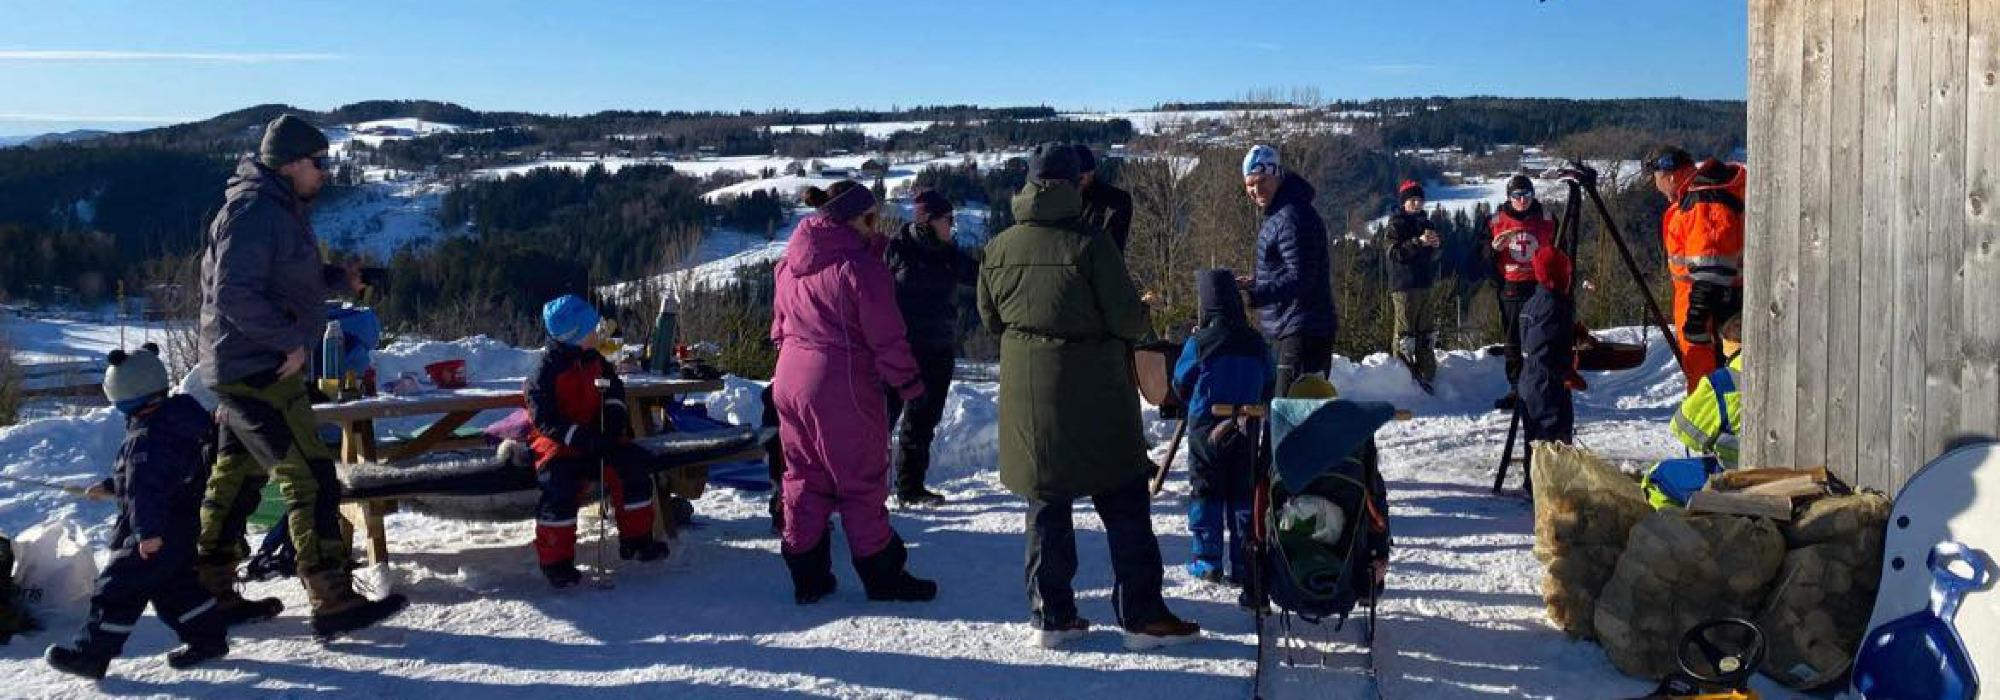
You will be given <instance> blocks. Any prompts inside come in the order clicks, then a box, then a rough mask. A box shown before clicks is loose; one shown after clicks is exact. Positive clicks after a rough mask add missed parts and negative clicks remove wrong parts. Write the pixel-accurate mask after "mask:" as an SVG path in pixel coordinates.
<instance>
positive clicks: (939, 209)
mask: <svg viewBox="0 0 2000 700" xmlns="http://www.w3.org/2000/svg"><path fill="white" fill-rule="evenodd" d="M913 204H914V205H915V206H914V207H913V208H914V209H915V210H916V212H915V214H916V220H917V221H930V220H931V219H935V218H938V217H940V216H951V200H949V199H946V198H945V196H944V193H942V192H939V191H937V190H924V191H922V192H918V193H917V196H916V197H915V198H914V200H913Z"/></svg>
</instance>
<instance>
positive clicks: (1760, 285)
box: [1742, 0, 1779, 466]
mask: <svg viewBox="0 0 2000 700" xmlns="http://www.w3.org/2000/svg"><path fill="white" fill-rule="evenodd" d="M1778 2H1779V0H1750V102H1749V104H1748V105H1747V108H1748V111H1747V113H1746V118H1747V121H1748V125H1747V126H1748V128H1749V133H1748V134H1747V139H1746V149H1747V151H1748V153H1749V160H1750V183H1749V191H1748V192H1747V193H1746V195H1745V197H1746V199H1748V200H1749V201H1747V202H1746V203H1745V204H1746V206H1745V207H1744V212H1743V216H1744V221H1743V226H1744V241H1743V294H1744V297H1743V353H1744V363H1743V365H1744V366H1743V383H1744V389H1743V391H1742V399H1743V413H1744V416H1745V418H1744V426H1743V433H1742V449H1743V463H1744V464H1752V465H1759V466H1763V465H1770V464H1774V463H1773V462H1772V461H1771V460H1770V458H1769V457H1767V456H1766V455H1765V454H1764V452H1765V450H1764V447H1765V445H1766V444H1767V443H1766V441H1765V440H1764V439H1763V435H1764V433H1765V432H1766V431H1767V429H1768V428H1769V426H1770V424H1769V423H1767V422H1766V420H1765V419H1766V416H1767V415H1768V411H1766V410H1765V406H1766V405H1767V404H1769V403H1770V401H1769V397H1770V395H1771V393H1772V392H1774V391H1776V389H1774V388H1773V384H1772V382H1771V381H1770V380H1769V376H1770V375H1771V372H1770V367H1771V366H1772V365H1774V364H1775V363H1776V362H1777V353H1776V352H1775V351H1774V350H1773V349H1772V348H1771V345H1770V343H1769V342H1767V340H1766V339H1767V338H1768V337H1769V336H1770V333H1769V327H1770V320H1769V317H1768V316H1767V315H1766V314H1765V313H1764V309H1765V308H1767V307H1769V306H1770V305H1771V301H1770V295H1771V293H1770V285H1768V284H1766V282H1767V281H1768V280H1770V279H1771V258H1772V248H1771V245H1770V243H1769V242H1768V241H1766V240H1765V239H1764V232H1765V231H1768V230H1770V222H1771V219H1772V207H1771V202H1772V198H1771V194H1772V188H1771V184H1770V179H1771V177H1772V176H1773V174H1774V173H1775V172H1776V170H1775V168H1773V167H1772V165H1773V163H1772V162H1771V156H1770V154H1771V153H1772V152H1773V151H1774V150H1775V147H1774V146H1773V145H1772V144H1771V137H1772V136H1773V135H1774V134H1772V133H1771V124H1772V123H1773V122H1774V120H1775V118H1776V113H1775V109H1774V105H1773V101H1772V97H1773V96H1774V95H1775V92H1776V87H1777V85H1776V82H1777V66H1775V65H1773V63H1772V60H1773V57H1772V52H1771V44H1772V40H1773V38H1774V35H1775V34H1776V33H1777V31H1776V25H1775V22H1774V21H1773V17H1774V15H1775V10H1776V9H1777V8H1776V7H1774V5H1777V4H1778Z"/></svg>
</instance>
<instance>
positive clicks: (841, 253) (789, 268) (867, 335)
mask: <svg viewBox="0 0 2000 700" xmlns="http://www.w3.org/2000/svg"><path fill="white" fill-rule="evenodd" d="M805 200H806V204H808V205H810V206H812V207H814V208H815V209H817V210H818V211H816V212H814V213H813V215H811V216H808V217H806V218H805V220H803V221H800V222H799V226H798V228H797V229H795V230H794V231H793V232H792V239H791V242H790V243H789V244H788V245H787V248H786V250H785V257H784V259H783V260H781V261H779V263H778V267H777V283H778V291H777V299H776V302H775V304H774V305H773V307H772V314H771V341H772V342H773V343H776V344H777V346H778V371H777V374H776V376H773V377H772V378H771V387H772V396H771V398H772V401H773V402H775V403H776V404H777V408H778V435H779V436H780V438H779V439H780V441H781V442H782V444H783V449H784V457H785V477H784V484H783V494H784V515H785V527H784V536H783V539H784V544H783V547H782V550H783V554H784V555H785V565H786V566H787V567H789V568H790V569H791V573H792V587H793V596H794V598H795V599H796V600H797V601H798V602H799V603H800V604H805V603H812V602H815V601H818V600H819V599H820V598H823V597H825V596H826V595H827V594H829V593H832V592H833V589H834V578H833V557H832V548H831V547H832V545H831V544H830V542H831V538H830V537H829V536H828V535H829V530H830V529H831V527H832V523H831V522H830V521H831V518H832V517H833V514H834V513H835V512H838V513H840V522H841V527H842V528H843V529H845V530H846V531H847V548H848V550H849V552H850V553H851V554H852V555H853V557H854V570H855V573H857V574H859V575H860V577H861V584H862V587H863V588H864V589H866V590H867V592H868V598H869V599H870V600H930V599H931V598H933V597H936V595H937V584H936V583H933V582H931V581H925V580H923V579H919V578H916V577H914V576H911V575H910V574H909V572H908V571H906V570H904V562H905V561H906V559H907V555H906V551H905V549H904V547H903V541H902V538H900V537H898V536H897V535H896V532H895V531H894V530H892V529H890V527H889V508H888V498H889V416H888V407H887V405H886V404H885V403H884V402H883V400H882V392H883V391H884V389H885V388H887V390H889V391H894V392H897V393H898V394H900V395H901V396H902V397H903V399H904V400H905V401H908V400H910V399H914V398H916V397H917V396H918V395H920V394H922V393H923V382H922V381H921V380H920V379H919V378H918V376H917V364H916V361H915V360H914V359H913V358H912V357H911V356H910V347H909V343H908V341H907V340H906V339H905V335H904V330H903V317H902V314H901V312H900V311H898V310H897V307H896V289H895V280H894V279H893V278H892V277H891V276H890V274H889V268H888V266H887V265H885V264H883V262H882V249H883V246H884V243H885V239H883V238H882V237H881V236H880V235H877V234H875V233H873V230H874V225H873V222H874V210H875V196H874V195H873V194H871V193H870V192H869V191H868V188H866V187H863V186H861V184H860V183H856V182H853V181H841V182H838V183H834V185H833V186H832V187H830V188H828V189H827V191H821V190H820V189H819V188H816V187H815V188H809V189H808V190H807V191H806V196H805Z"/></svg>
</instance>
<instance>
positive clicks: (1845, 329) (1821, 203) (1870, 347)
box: [1744, 0, 2000, 492]
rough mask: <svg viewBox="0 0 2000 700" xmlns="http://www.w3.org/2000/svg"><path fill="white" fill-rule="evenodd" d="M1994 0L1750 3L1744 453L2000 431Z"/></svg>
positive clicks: (1849, 447) (1815, 456) (1913, 464)
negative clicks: (1745, 426)
mask: <svg viewBox="0 0 2000 700" xmlns="http://www.w3.org/2000/svg"><path fill="white" fill-rule="evenodd" d="M1996 82H2000V0H1750V104H1749V120H1750V124H1749V126H1750V134H1749V152H1750V192H1749V202H1748V209H1747V214H1746V217H1747V220H1746V226H1747V229H1748V232H1747V241H1746V244H1745V273H1744V274H1745V285H1746V290H1745V294H1746V299H1745V304H1744V314H1745V319H1746V324H1745V327H1744V334H1745V338H1744V341H1745V346H1746V348H1747V350H1746V355H1745V365H1746V366H1745V375H1746V377H1745V382H1746V386H1745V388H1744V401H1745V402H1746V407H1745V412H1746V414H1747V415H1746V418H1745V422H1746V424H1747V427H1748V428H1749V430H1750V431H1751V432H1750V434H1748V435H1745V436H1744V449H1745V453H1746V454H1745V460H1746V463H1747V464H1751V465H1757V466H1815V465H1821V464H1824V465H1827V466H1829V467H1832V468H1833V469H1834V470H1835V471H1836V472H1837V473H1839V474H1842V475H1843V476H1844V477H1846V478H1847V479H1848V480H1849V481H1850V482H1851V483H1853V484H1855V485H1857V486H1869V487H1874V488H1879V489H1884V490H1890V491H1892V492H1893V489H1894V488H1895V487H1896V486H1899V485H1900V484H1901V483H1902V482H1903V481H1904V480H1905V479H1907V478H1908V477H1909V475H1910V474H1912V473H1914V472H1915V471H1916V470H1917V469H1918V468H1919V467H1921V466H1923V464H1924V462H1925V461H1927V460H1929V459H1931V458H1932V457H1935V456H1936V455H1937V454H1938V453H1939V452H1940V451H1941V450H1942V449H1943V447H1944V446H1945V445H1946V444H1947V443H1949V442H1950V441H1952V440H1954V439H1957V438H1959V437H1961V436H1966V435H1972V436H1985V437H1993V436H1996V435H2000V240H1997V239H2000V212H1996V211H1995V209H1996V207H2000V201H1995V200H1996V199H2000V85H1996Z"/></svg>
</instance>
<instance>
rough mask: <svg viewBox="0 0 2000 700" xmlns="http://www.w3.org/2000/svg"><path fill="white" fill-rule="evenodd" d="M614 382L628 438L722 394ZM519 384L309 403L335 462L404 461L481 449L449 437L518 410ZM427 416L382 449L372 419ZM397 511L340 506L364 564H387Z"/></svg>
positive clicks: (379, 505) (714, 386)
mask: <svg viewBox="0 0 2000 700" xmlns="http://www.w3.org/2000/svg"><path fill="white" fill-rule="evenodd" d="M619 378H620V379H622V380H624V382H625V401H626V403H627V404H628V405H629V406H630V408H631V410H630V411H628V413H629V414H630V415H631V420H632V433H633V434H634V435H638V436H641V437H645V436H650V435H655V434H658V433H659V432H661V431H663V430H670V429H672V427H673V422H672V420H671V419H670V418H668V417H667V413H666V411H665V410H664V409H665V407H666V406H667V405H668V404H669V403H670V402H672V401H673V400H674V398H675V397H677V396H682V395H685V394H702V393H708V392H712V391H720V390H721V389H722V382H721V381H720V380H712V379H681V378H679V377H666V376H662V375H657V374H648V373H634V374H629V375H620V377H619ZM522 382H523V380H521V379H501V380H491V381H481V382H473V383H471V384H469V385H468V386H466V387H464V388H460V389H433V390H430V391H426V392H423V393H419V394H411V395H406V396H396V395H391V394H383V395H380V396H375V397H370V398H366V399H361V400H357V401H348V402H344V403H322V404H314V405H313V417H314V418H315V419H317V420H318V421H319V422H321V423H332V424H335V425H338V426H340V461H342V462H346V463H359V462H386V463H395V462H403V461H407V460H411V459H415V458H417V457H421V456H423V455H425V454H429V453H431V452H439V451H449V450H463V449H472V448H480V447H485V446H486V440H485V438H484V437H483V436H482V437H477V438H458V437H455V436H454V433H455V432H457V430H458V429H459V428H462V427H465V424H466V423H469V422H471V421H472V419H473V417H475V416H477V415H479V413H480V412H482V411H492V410H507V409H515V408H521V407H523V406H524V405H525V403H524V401H525V399H524V398H523V397H522V396H521V386H522ZM656 414H657V415H656ZM427 415H442V416H443V417H442V418H439V419H438V420H437V421H435V422H433V423H431V424H430V425H429V426H427V427H425V428H424V429H423V431H422V432H420V433H418V434H417V435H416V436H414V437H411V438H408V439H404V440H397V441H393V442H389V443H387V444H383V443H382V442H381V441H379V440H378V439H377V437H376V435H375V421H377V420H381V419H386V418H401V417H406V416H427ZM394 506H395V503H394V501H392V500H380V499H375V500H364V501H358V502H349V503H343V504H341V507H340V508H341V514H342V515H343V516H344V517H345V518H346V519H347V521H348V522H349V523H350V524H351V525H352V526H353V527H354V529H355V530H356V531H358V532H362V533H365V534H366V536H367V540H368V561H369V563H371V564H379V563H382V562H385V561H388V558H389V544H388V538H387V536H386V535H385V534H384V531H383V528H382V517H383V516H384V515H387V514H388V513H389V512H390V511H391V510H392V509H393V508H394ZM664 512H665V511H664V510H662V513H664ZM664 520H665V518H664V517H660V518H655V519H654V521H655V523H658V524H661V525H663V524H664V523H663V522H662V521H664Z"/></svg>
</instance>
